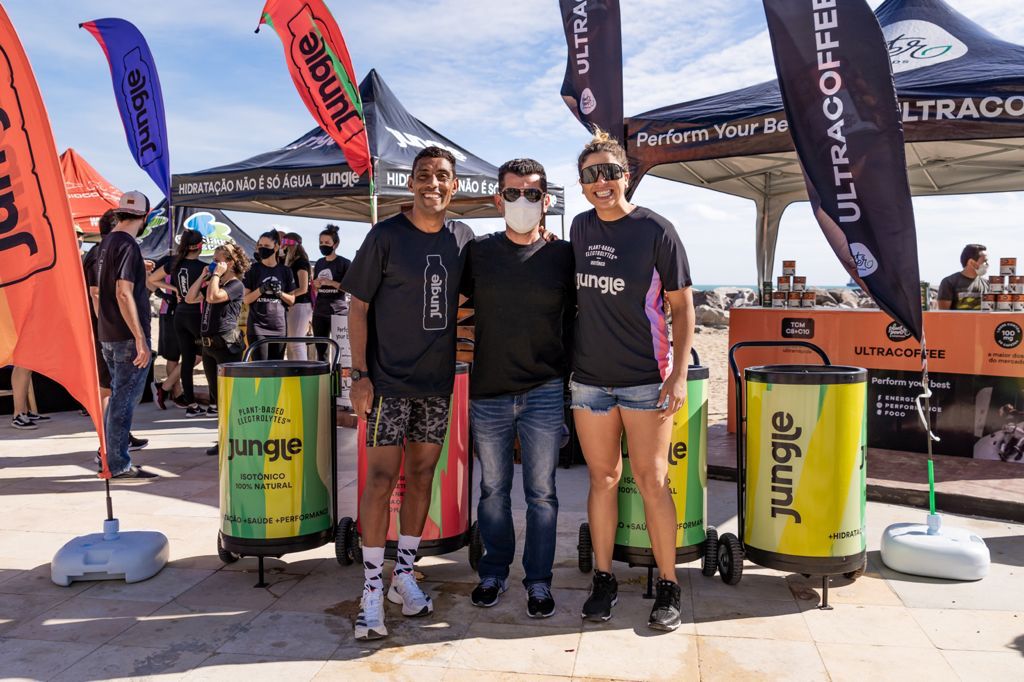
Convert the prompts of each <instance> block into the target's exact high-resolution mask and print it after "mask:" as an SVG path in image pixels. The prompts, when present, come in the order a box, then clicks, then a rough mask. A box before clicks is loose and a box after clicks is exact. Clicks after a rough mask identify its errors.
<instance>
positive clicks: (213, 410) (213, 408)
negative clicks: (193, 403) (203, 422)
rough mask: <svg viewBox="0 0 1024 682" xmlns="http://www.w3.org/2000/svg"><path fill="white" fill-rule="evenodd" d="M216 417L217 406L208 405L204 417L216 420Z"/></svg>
mask: <svg viewBox="0 0 1024 682" xmlns="http://www.w3.org/2000/svg"><path fill="white" fill-rule="evenodd" d="M217 415H218V412H217V406H216V405H210V406H208V407H207V408H206V416H207V417H214V418H216V417H217Z"/></svg>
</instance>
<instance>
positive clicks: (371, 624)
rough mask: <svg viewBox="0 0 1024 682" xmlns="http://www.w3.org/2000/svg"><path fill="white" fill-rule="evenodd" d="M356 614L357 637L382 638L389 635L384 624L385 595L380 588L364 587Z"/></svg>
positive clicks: (362, 638) (361, 638)
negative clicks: (370, 588) (369, 588)
mask: <svg viewBox="0 0 1024 682" xmlns="http://www.w3.org/2000/svg"><path fill="white" fill-rule="evenodd" d="M359 607H360V608H359V615H358V616H356V628H355V637H356V639H359V640H370V639H381V638H383V637H387V636H388V629H387V628H386V627H385V626H384V595H383V594H382V593H381V591H380V590H367V589H365V588H364V589H363V598H362V599H361V600H360V602H359Z"/></svg>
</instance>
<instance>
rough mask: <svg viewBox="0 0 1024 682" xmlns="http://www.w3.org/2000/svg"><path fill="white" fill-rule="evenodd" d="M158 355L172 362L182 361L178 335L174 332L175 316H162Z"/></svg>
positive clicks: (157, 348)
mask: <svg viewBox="0 0 1024 682" xmlns="http://www.w3.org/2000/svg"><path fill="white" fill-rule="evenodd" d="M156 354H157V355H159V356H160V357H162V358H163V359H164V360H168V361H170V362H180V361H181V347H180V346H179V345H178V334H177V332H175V331H174V315H161V316H160V338H158V339H157V342H156Z"/></svg>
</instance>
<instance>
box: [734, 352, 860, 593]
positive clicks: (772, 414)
mask: <svg viewBox="0 0 1024 682" xmlns="http://www.w3.org/2000/svg"><path fill="white" fill-rule="evenodd" d="M740 345H776V344H768V343H757V344H737V346H735V347H734V348H733V351H735V349H736V348H737V347H739V346H740ZM778 345H807V346H810V345H811V344H804V343H800V344H789V343H786V344H778ZM813 349H814V350H816V352H818V353H819V355H820V356H821V357H822V358H823V359H824V360H825V362H826V364H825V365H820V366H819V365H767V366H758V367H749V368H747V369H746V370H745V371H744V373H743V376H744V379H745V384H746V386H745V392H744V393H742V395H744V396H745V400H743V401H742V403H741V406H742V407H745V409H739V410H737V414H739V415H740V421H739V423H740V424H741V425H742V426H743V427H744V428H743V429H741V430H738V432H737V435H736V438H737V455H738V457H737V474H738V481H737V485H738V486H739V491H738V492H739V494H738V500H737V506H738V509H737V511H738V516H739V526H740V538H739V539H738V540H737V538H735V537H734V536H732V535H731V534H728V533H727V534H724V535H723V536H722V538H721V541H720V545H719V570H720V572H721V574H722V579H723V580H725V581H726V582H728V583H730V584H736V583H738V582H739V580H740V577H741V576H742V562H743V559H744V558H746V559H750V560H751V561H753V562H754V563H756V564H760V565H761V566H765V567H767V568H773V569H777V570H781V571H790V572H794V573H803V574H806V575H821V576H826V581H825V584H826V586H827V576H831V575H841V574H842V575H846V576H847V577H849V578H856V577H858V576H859V575H860V574H861V573H862V572H863V569H864V565H865V561H866V547H867V546H866V538H865V535H864V533H865V523H866V517H865V510H866V499H867V498H866V490H867V467H866V457H867V370H865V369H862V368H860V367H844V366H837V365H830V364H828V359H827V357H826V356H825V355H824V353H822V352H821V351H820V349H818V348H817V347H813ZM732 355H733V352H731V353H730V361H731V364H732V367H733V373H734V376H735V377H736V379H737V381H738V376H739V374H738V369H737V367H736V364H735V361H734V359H733V357H732ZM740 395H741V393H740V392H737V396H740ZM738 402H739V399H738ZM825 605H827V594H826V601H825Z"/></svg>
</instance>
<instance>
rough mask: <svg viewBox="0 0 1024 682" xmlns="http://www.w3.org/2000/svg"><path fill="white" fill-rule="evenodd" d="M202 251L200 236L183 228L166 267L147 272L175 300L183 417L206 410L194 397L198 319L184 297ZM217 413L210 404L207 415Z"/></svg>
mask: <svg viewBox="0 0 1024 682" xmlns="http://www.w3.org/2000/svg"><path fill="white" fill-rule="evenodd" d="M202 252H203V235H202V234H200V233H199V232H197V231H195V230H184V231H182V233H181V236H180V238H179V241H178V249H177V252H176V253H175V254H174V258H172V259H171V262H170V263H169V264H168V265H167V266H166V268H157V269H156V270H154V271H153V274H152V275H150V277H149V281H150V282H151V283H153V284H155V285H156V286H159V287H161V288H163V289H167V290H168V291H170V292H171V293H173V295H174V296H175V298H176V300H177V303H176V305H175V308H174V317H173V319H174V336H175V338H176V340H177V346H178V349H179V351H180V353H181V361H180V363H179V365H178V366H179V368H180V373H181V387H182V391H183V392H182V402H184V403H185V404H186V405H187V407H186V408H185V416H186V417H201V416H203V415H204V414H206V410H204V409H203V408H202V407H200V406H199V404H198V403H197V402H196V396H195V382H194V375H193V372H194V371H195V366H196V360H197V359H198V357H199V352H200V351H199V320H200V309H199V304H198V303H189V302H188V301H186V300H185V297H186V296H187V295H188V291H189V289H191V288H192V285H193V284H194V283H195V282H196V280H198V279H199V277H200V275H201V274H202V272H203V271H204V270H205V269H206V266H207V264H206V263H204V262H203V261H201V260H199V256H200V254H201V253H202ZM165 275H170V278H171V282H170V284H169V285H168V284H166V283H165V282H164V277H165ZM216 414H217V412H216V408H215V407H214V409H213V411H212V412H211V416H215V415H216Z"/></svg>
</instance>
